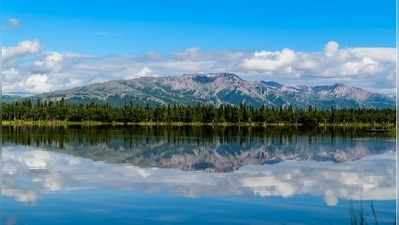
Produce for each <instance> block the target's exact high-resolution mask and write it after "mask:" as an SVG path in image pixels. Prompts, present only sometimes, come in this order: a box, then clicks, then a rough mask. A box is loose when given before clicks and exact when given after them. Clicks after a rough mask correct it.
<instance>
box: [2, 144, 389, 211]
mask: <svg viewBox="0 0 399 225" xmlns="http://www.w3.org/2000/svg"><path fill="white" fill-rule="evenodd" d="M0 165H1V168H0V169H1V170H0V171H1V174H0V179H1V181H2V182H1V186H0V190H1V195H2V196H5V197H11V198H14V199H15V200H16V201H19V202H25V203H34V202H36V201H38V200H39V199H40V198H41V196H43V195H46V194H48V193H60V192H68V191H79V190H82V189H95V188H107V189H116V190H130V191H137V192H148V193H154V192H162V193H169V194H175V195H181V196H187V197H198V196H207V195H221V196H226V195H228V196H240V195H255V196H261V197H269V196H282V197H290V196H294V195H315V196H322V197H323V198H324V200H325V202H326V204H327V205H335V204H337V202H338V201H339V199H370V200H387V199H395V179H394V178H395V169H394V168H395V153H394V152H393V151H388V152H385V153H382V154H379V155H371V156H366V157H364V158H362V159H360V160H357V161H347V162H342V163H338V164H337V163H333V162H317V161H314V160H307V161H296V160H288V161H284V162H281V163H277V164H267V165H249V166H243V167H241V168H239V169H238V170H235V171H233V172H230V173H209V172H194V171H182V170H179V169H165V168H140V167H137V166H133V165H128V164H109V163H105V162H98V161H93V160H91V159H87V158H82V157H77V156H72V155H69V154H64V153H59V152H49V151H45V150H44V149H43V148H40V147H24V146H20V145H4V146H3V147H2V149H1V159H0ZM221 187H223V188H221Z"/></svg>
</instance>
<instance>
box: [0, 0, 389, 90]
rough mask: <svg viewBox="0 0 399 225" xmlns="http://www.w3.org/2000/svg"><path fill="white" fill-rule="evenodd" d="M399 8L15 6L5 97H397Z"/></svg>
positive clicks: (10, 9)
mask: <svg viewBox="0 0 399 225" xmlns="http://www.w3.org/2000/svg"><path fill="white" fill-rule="evenodd" d="M395 7H396V5H395V1H394V0H384V1H371V0H362V1H360V0H346V1H344V0H335V1H317V0H313V1H311V0H302V1H288V0H280V1H243V0H242V1H237V0H230V1H226V0H219V1H211V0H203V1H166V0H164V1H127V0H112V1H111V0H107V1H105V0H97V1H94V0H93V1H82V0H57V1H54V0H40V1H37V0H7V1H1V4H0V12H1V13H0V25H1V31H0V32H1V35H0V45H1V47H2V51H3V50H4V51H3V52H5V53H6V54H5V55H4V56H3V60H2V68H1V71H0V72H1V73H2V75H3V76H2V78H3V85H4V90H5V91H6V92H12V91H26V92H35V93H36V92H44V91H52V90H56V89H65V88H71V87H75V86H80V85H85V84H89V83H94V82H102V81H106V80H113V79H131V78H135V77H140V76H163V75H180V74H183V73H208V72H233V73H237V74H238V75H240V76H241V77H243V78H244V79H249V80H251V79H252V80H255V79H256V80H274V81H278V82H281V83H285V84H308V85H317V84H333V83H337V82H339V83H345V84H349V85H353V86H358V87H363V88H367V89H369V90H372V91H378V92H383V93H393V92H394V90H395V82H394V80H395V64H396V57H395V50H396V49H395V47H396V46H395V25H396V24H395Z"/></svg>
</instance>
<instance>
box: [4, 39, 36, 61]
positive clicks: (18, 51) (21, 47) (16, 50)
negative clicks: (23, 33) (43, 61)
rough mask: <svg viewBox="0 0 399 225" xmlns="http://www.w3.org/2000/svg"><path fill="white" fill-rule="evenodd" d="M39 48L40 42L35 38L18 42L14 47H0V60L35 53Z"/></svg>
mask: <svg viewBox="0 0 399 225" xmlns="http://www.w3.org/2000/svg"><path fill="white" fill-rule="evenodd" d="M39 50H40V43H39V42H38V41H36V40H33V41H31V40H27V41H22V42H20V43H18V45H17V46H14V47H4V48H1V56H2V57H1V58H2V62H6V61H7V60H11V59H15V58H17V57H20V56H26V55H29V54H34V53H37V52H38V51H39Z"/></svg>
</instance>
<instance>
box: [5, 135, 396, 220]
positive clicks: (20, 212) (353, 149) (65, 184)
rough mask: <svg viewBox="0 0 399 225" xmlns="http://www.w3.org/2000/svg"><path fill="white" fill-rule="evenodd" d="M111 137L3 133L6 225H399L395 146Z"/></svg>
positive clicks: (266, 138)
mask: <svg viewBox="0 0 399 225" xmlns="http://www.w3.org/2000/svg"><path fill="white" fill-rule="evenodd" d="M102 129H105V128H102ZM151 129H156V128H151ZM106 130H107V131H106V132H105V134H104V132H103V131H104V130H96V131H95V133H96V135H95V137H96V139H95V140H92V139H90V138H91V136H90V135H89V133H90V132H91V131H86V132H85V131H83V132H82V133H79V135H76V131H79V132H81V131H82V130H81V129H80V128H79V129H77V130H62V131H60V130H50V131H47V130H46V131H43V130H35V129H33V130H3V132H2V135H3V138H2V147H1V158H0V167H1V168H0V169H1V173H0V178H1V183H0V190H1V194H0V224H7V225H9V224H31V225H36V224H37V225H39V224H40V225H47V224H62V225H64V224H65V225H66V224H100V225H102V224H104V225H105V224H350V221H351V218H352V219H353V218H354V217H357V216H359V215H360V214H361V215H363V217H365V219H366V220H367V221H368V224H374V223H375V222H374V221H375V220H376V219H377V220H378V224H393V223H394V218H395V206H396V204H395V141H394V139H393V138H391V137H389V136H376V135H373V134H367V133H360V134H359V133H355V134H353V133H350V135H347V134H340V135H335V134H334V135H331V134H330V133H329V132H327V133H324V134H323V133H320V132H318V131H316V132H310V133H303V132H298V133H295V132H294V133H293V134H291V135H288V136H287V134H283V133H285V132H282V133H277V134H276V133H274V134H270V133H269V135H263V131H262V132H255V133H252V134H246V135H245V137H246V138H244V139H241V141H239V142H237V139H234V138H233V140H230V139H229V140H227V141H221V138H222V139H223V138H224V137H223V134H222V135H221V134H217V133H215V134H214V133H212V134H209V132H204V133H205V134H206V135H203V134H204V133H200V134H199V135H193V134H192V133H187V131H184V132H183V133H174V134H173V138H170V136H169V135H166V136H164V135H159V134H158V135H157V134H151V135H148V133H143V131H138V132H137V133H135V132H136V131H133V130H130V131H129V132H127V133H128V134H129V135H127V134H126V133H125V130H124V129H122V128H120V129H114V128H106ZM121 131H123V132H121ZM21 132H22V133H21ZM46 132H47V133H46ZM165 132H166V133H167V134H170V133H172V131H165ZM190 132H191V131H190ZM54 134H58V136H53V135H54ZM131 134H133V135H131ZM21 135H22V136H21ZM46 135H47V136H46ZM49 135H50V136H49ZM209 135H212V136H213V137H216V138H210V137H209ZM229 136H230V137H231V136H232V135H229ZM98 137H100V138H98ZM209 138H210V139H209ZM176 139H179V141H176ZM171 140H173V141H171ZM199 140H200V141H199ZM204 140H206V141H204ZM223 140H224V139H223ZM242 140H244V141H242ZM61 142H62V143H61ZM373 208H374V210H375V211H376V217H377V218H375V216H374V214H373V213H372V209H373Z"/></svg>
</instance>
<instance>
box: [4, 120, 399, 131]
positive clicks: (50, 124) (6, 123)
mask: <svg viewBox="0 0 399 225" xmlns="http://www.w3.org/2000/svg"><path fill="white" fill-rule="evenodd" d="M0 126H39V127H57V126H88V127H91V126H193V127H195V126H196V127H198V126H212V127H214V126H217V127H231V126H242V127H303V125H302V124H300V123H287V122H280V123H259V122H238V123H231V122H224V123H220V122H215V123H203V122H189V123H187V122H101V121H66V120H37V121H32V120H5V121H1V122H0ZM315 127H341V128H345V127H347V128H380V129H389V130H391V129H393V130H396V124H393V123H389V124H382V123H342V122H341V123H320V124H318V126H315Z"/></svg>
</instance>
